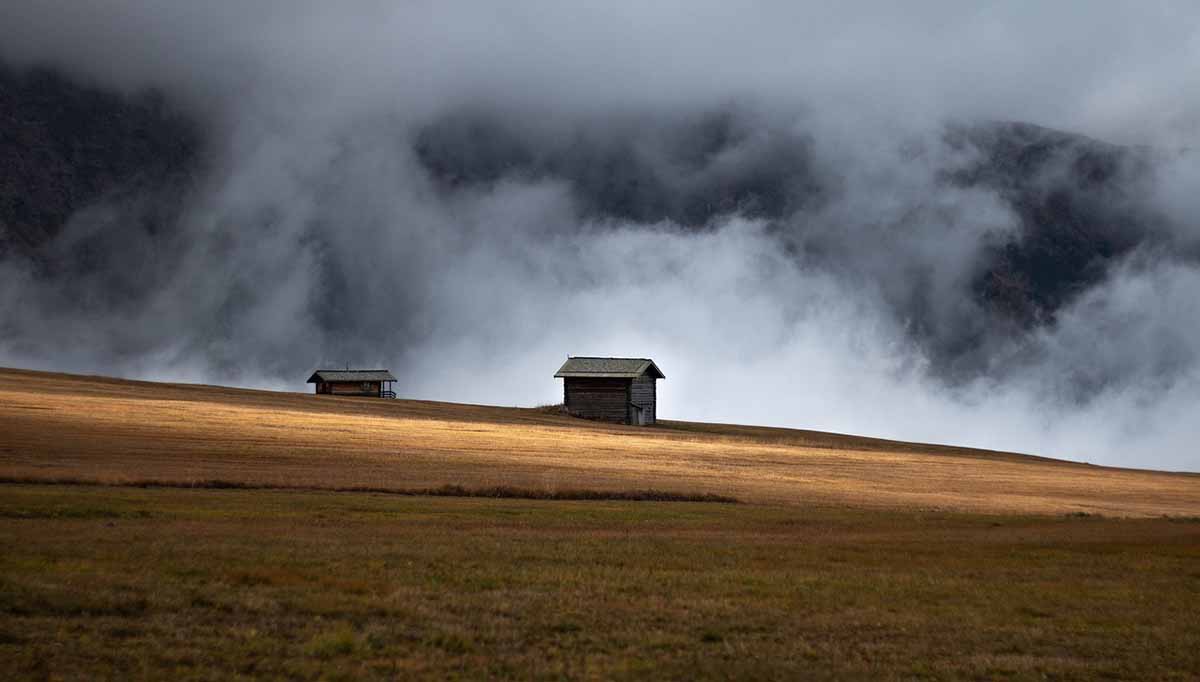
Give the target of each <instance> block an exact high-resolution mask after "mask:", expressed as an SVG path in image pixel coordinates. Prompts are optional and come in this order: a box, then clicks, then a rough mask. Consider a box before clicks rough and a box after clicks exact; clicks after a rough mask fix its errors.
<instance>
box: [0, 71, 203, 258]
mask: <svg viewBox="0 0 1200 682" xmlns="http://www.w3.org/2000/svg"><path fill="white" fill-rule="evenodd" d="M200 144H201V138H200V133H199V130H198V129H197V127H196V126H195V125H194V124H193V123H191V122H189V121H188V120H187V119H186V118H184V117H183V116H181V115H179V114H178V113H176V112H174V111H172V110H171V109H170V107H169V106H168V105H167V102H166V100H165V98H164V97H163V96H162V95H160V94H158V93H155V92H148V93H144V94H140V95H136V96H123V95H120V94H115V93H112V92H107V91H104V90H100V89H97V88H93V87H88V86H85V85H81V84H79V83H76V82H73V81H71V80H69V79H67V78H65V77H63V76H62V75H60V74H58V73H56V72H55V71H53V70H50V69H43V68H38V69H32V70H27V71H23V72H18V71H15V70H13V69H11V68H7V67H5V66H3V65H0V256H3V254H4V252H5V250H7V249H19V250H20V251H21V252H22V253H24V254H26V255H31V256H36V255H37V254H38V252H39V249H40V248H41V247H43V246H44V245H45V244H46V243H47V242H48V241H49V240H50V239H52V238H53V237H54V236H56V235H57V234H58V233H59V232H60V231H61V229H62V227H63V226H64V224H65V223H66V222H67V220H69V219H70V217H71V216H72V215H73V214H75V213H76V212H77V211H79V210H81V209H83V208H85V207H88V206H90V205H92V204H95V203H96V202H99V201H102V200H111V201H117V202H119V201H121V200H123V199H129V198H138V199H139V200H140V199H142V198H144V197H145V195H147V194H161V193H163V192H170V193H171V195H172V197H173V198H176V199H177V198H178V188H180V187H182V186H184V185H186V184H187V180H188V178H189V176H190V174H192V173H193V172H194V171H195V170H196V169H197V165H198V157H199V152H200ZM176 203H177V202H176ZM167 217H168V216H164V215H154V214H147V215H143V216H142V218H143V222H144V227H145V229H147V230H156V229H162V228H163V227H165V225H164V223H165V220H164V219H165V218H167Z"/></svg>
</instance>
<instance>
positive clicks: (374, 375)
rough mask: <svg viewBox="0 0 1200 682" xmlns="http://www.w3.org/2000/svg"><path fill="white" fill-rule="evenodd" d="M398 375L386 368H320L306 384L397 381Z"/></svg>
mask: <svg viewBox="0 0 1200 682" xmlns="http://www.w3.org/2000/svg"><path fill="white" fill-rule="evenodd" d="M395 380H396V377H394V376H392V373H391V372H389V371H387V370H386V369H318V370H317V371H315V372H313V375H312V376H310V377H309V378H308V381H306V382H304V383H306V384H316V383H324V382H329V381H395Z"/></svg>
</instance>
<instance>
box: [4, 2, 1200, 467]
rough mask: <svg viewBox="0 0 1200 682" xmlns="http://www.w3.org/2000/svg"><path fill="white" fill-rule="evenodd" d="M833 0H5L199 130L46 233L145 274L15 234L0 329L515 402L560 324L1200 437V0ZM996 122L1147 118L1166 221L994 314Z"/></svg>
mask: <svg viewBox="0 0 1200 682" xmlns="http://www.w3.org/2000/svg"><path fill="white" fill-rule="evenodd" d="M829 5H830V3H817V2H811V3H810V2H756V3H745V4H738V3H728V2H695V1H692V2H654V3H645V2H625V1H623V0H616V1H613V0H609V1H607V2H603V3H563V2H555V1H549V0H547V1H531V2H522V3H515V4H514V3H509V4H498V3H490V2H454V1H448V0H438V1H429V2H357V3H336V4H335V3H327V2H316V1H311V2H310V1H304V0H289V1H286V2H284V1H282V0H280V1H266V0H264V1H261V2H250V3H246V2H204V3H194V2H178V3H149V2H135V1H132V0H111V1H110V2H105V3H82V4H81V3H79V2H76V1H73V0H70V1H68V0H39V1H38V2H27V3H11V2H10V3H4V5H2V6H0V59H4V60H5V61H7V62H9V63H10V64H15V65H17V66H28V65H33V64H43V65H45V64H49V65H52V66H55V67H57V68H60V69H62V70H64V71H65V72H66V73H68V74H71V75H72V76H73V77H76V78H80V79H86V80H88V81H90V82H92V83H95V84H99V85H100V86H102V87H106V88H114V89H119V90H123V91H127V92H135V91H139V90H142V89H145V88H156V89H160V90H163V91H164V92H166V93H167V94H168V95H169V96H170V98H171V100H172V101H173V102H175V103H176V105H177V106H179V107H180V108H181V109H182V110H184V111H185V112H186V113H187V115H189V116H191V117H193V118H195V119H196V120H197V121H199V122H200V123H201V125H202V126H203V129H204V130H205V136H206V145H207V146H206V156H205V164H204V176H203V178H202V179H201V180H200V181H199V182H198V183H197V187H195V188H193V189H192V190H191V191H190V192H189V194H188V203H187V205H186V207H185V210H184V211H183V214H182V217H181V218H180V220H179V224H178V225H175V226H173V230H172V234H174V235H177V236H179V238H173V239H171V240H170V241H169V242H167V241H163V238H162V237H160V236H147V235H145V234H143V233H141V232H138V231H137V229H136V228H135V226H132V225H131V223H130V221H128V220H125V219H124V218H122V216H123V215H124V214H123V213H122V210H123V209H122V207H111V208H112V210H111V211H109V212H100V213H97V212H92V213H85V214H81V215H80V216H79V217H77V219H76V220H74V221H73V222H72V223H71V224H70V225H69V226H68V228H67V229H66V230H65V231H64V234H63V236H62V240H61V241H62V243H61V244H59V245H57V246H55V247H54V248H58V249H66V248H68V247H67V246H65V245H64V244H66V243H68V242H69V241H70V240H71V239H73V238H74V239H79V238H81V236H80V235H84V234H89V235H92V234H98V233H99V234H104V235H110V236H107V237H106V239H107V240H108V243H110V244H111V245H112V249H113V251H114V255H113V259H114V261H113V262H114V263H115V265H114V268H116V267H120V268H122V272H129V271H134V272H138V271H139V268H148V267H149V266H148V265H147V261H146V260H145V259H146V258H148V256H145V254H147V253H153V254H155V255H154V258H156V259H159V260H161V261H163V262H167V263H169V264H170V267H169V268H167V269H166V270H165V271H164V272H158V271H155V272H156V274H154V275H153V276H151V275H149V274H147V275H146V276H145V286H144V288H143V289H142V290H140V291H138V292H137V293H136V294H134V295H133V296H132V297H131V298H130V300H129V301H127V302H121V301H118V302H115V303H111V304H110V305H111V308H108V309H101V310H97V309H86V310H85V309H83V308H82V307H80V306H79V304H78V303H77V301H78V299H79V296H78V292H79V290H80V289H79V288H80V287H93V288H103V287H105V286H108V284H109V283H110V282H111V281H112V279H113V277H115V274H114V273H98V274H96V273H92V274H89V275H88V276H87V277H83V278H82V279H79V278H77V279H79V281H76V282H74V283H71V284H64V283H55V282H46V281H40V280H38V279H37V278H36V277H35V276H34V275H33V274H32V273H31V270H30V269H29V268H28V267H27V266H26V264H22V263H16V262H9V263H0V283H3V284H4V285H5V290H6V293H0V306H3V308H0V310H3V311H4V314H5V315H6V317H10V318H11V319H19V320H21V324H20V325H19V328H20V330H21V331H20V332H19V333H17V334H16V335H15V336H14V337H12V338H7V339H0V361H3V362H4V363H5V364H13V365H21V366H37V367H47V368H59V369H66V370H74V371H88V372H95V373H110V374H120V375H124V376H138V377H147V378H158V379H184V380H192V381H206V382H214V383H218V382H223V383H235V384H240V385H249V386H263V387H271V388H283V389H289V390H301V389H302V388H303V387H302V386H301V385H300V383H299V382H300V381H302V380H303V378H304V377H306V376H307V374H308V372H309V371H311V369H313V368H314V366H317V365H321V364H332V365H342V364H346V363H349V364H354V365H367V364H370V365H383V366H388V367H391V368H393V369H394V370H395V371H396V372H397V373H398V374H399V375H400V376H401V382H400V383H399V385H398V390H399V391H400V392H401V393H402V394H404V395H406V396H409V397H416V398H433V399H445V400H460V401H474V402H494V403H500V404H522V405H533V404H538V403H548V402H555V401H557V400H558V399H559V396H560V391H561V388H560V387H559V386H558V385H557V383H556V382H555V381H554V380H552V379H551V378H550V377H551V375H552V374H553V372H554V370H555V369H557V366H558V364H559V363H560V362H561V361H562V359H563V358H564V357H565V356H566V355H567V354H568V353H571V354H600V355H634V356H650V357H653V358H654V359H655V360H656V361H657V362H658V364H659V366H660V367H661V368H662V369H663V371H664V372H665V373H666V374H667V377H668V379H667V381H665V382H663V384H662V385H661V388H660V392H661V393H660V395H661V406H660V414H661V415H662V416H663V417H665V418H677V419H702V420H713V421H727V422H746V423H759V424H773V425H784V426H796V427H804V428H817V429H829V430H836V431H845V432H856V433H863V434H869V435H878V436H885V437H894V438H903V439H912V440H932V441H939V442H953V443H961V444H967V445H975V446H982V447H992V448H1001V449H1018V450H1024V451H1031V452H1037V453H1039V454H1044V455H1048V456H1056V457H1066V458H1072V459H1079V460H1085V461H1091V462H1099V463H1110V464H1120V465H1126V466H1139V467H1161V468H1172V469H1189V470H1200V453H1198V452H1197V450H1196V448H1195V445H1194V443H1195V442H1196V441H1197V436H1200V426H1198V425H1200V364H1198V361H1197V358H1200V303H1197V302H1196V301H1197V297H1196V293H1197V286H1198V285H1200V269H1197V267H1196V266H1195V265H1194V261H1193V260H1189V257H1184V256H1181V255H1179V254H1180V253H1183V252H1184V251H1186V250H1187V249H1188V248H1191V247H1193V246H1194V245H1195V244H1196V243H1197V241H1196V237H1197V235H1198V234H1200V231H1198V230H1200V228H1198V226H1197V218H1196V216H1197V215H1198V213H1197V208H1200V207H1198V206H1197V203H1198V200H1197V198H1196V196H1195V194H1196V193H1195V192H1194V188H1195V187H1196V181H1200V170H1198V166H1197V163H1196V160H1195V159H1194V158H1193V157H1191V156H1190V155H1188V154H1186V153H1181V152H1180V150H1186V149H1188V148H1193V147H1195V146H1196V145H1197V142H1198V140H1197V138H1198V137H1200V88H1197V87H1195V85H1196V83H1195V80H1196V78H1197V73H1198V70H1197V67H1198V66H1200V6H1198V5H1196V4H1195V3H1191V2H1145V1H1143V2H1094V1H1092V2H1082V1H1080V2H1065V1H1064V2H1055V3H1040V2H1006V3H963V2H957V1H944V2H942V1H938V2H907V3H895V2H858V3H836V7H830V6H829ZM714 121H715V122H714ZM987 121H1022V122H1028V123H1033V124H1038V125H1041V126H1048V127H1051V128H1057V129H1060V130H1065V131H1071V132H1075V133H1081V134H1084V135H1088V136H1091V137H1094V138H1097V139H1100V140H1104V141H1108V142H1112V143H1117V144H1123V145H1148V146H1151V147H1153V148H1154V149H1155V150H1156V154H1158V156H1157V157H1156V158H1157V159H1158V161H1157V164H1158V165H1157V166H1156V169H1155V173H1154V174H1153V177H1152V181H1151V182H1149V184H1145V185H1137V187H1138V188H1139V192H1138V197H1137V210H1138V211H1141V212H1143V213H1147V214H1153V215H1154V216H1156V220H1158V221H1159V222H1160V223H1161V224H1162V225H1164V226H1166V227H1164V228H1163V229H1165V230H1168V231H1169V232H1170V233H1171V234H1172V235H1173V236H1172V237H1171V240H1170V241H1169V242H1165V243H1167V244H1168V246H1167V247H1163V248H1160V249H1159V250H1158V251H1154V252H1153V253H1151V252H1149V251H1147V250H1145V249H1143V250H1139V251H1138V252H1137V253H1136V254H1134V255H1133V256H1130V257H1129V258H1128V259H1125V260H1122V261H1121V262H1119V263H1116V264H1114V265H1113V266H1112V268H1111V270H1110V271H1109V272H1107V273H1106V275H1105V277H1104V278H1103V280H1102V281H1100V282H1098V283H1097V284H1095V285H1094V286H1091V287H1090V288H1089V289H1088V290H1087V291H1085V292H1082V293H1081V294H1080V295H1078V296H1077V297H1075V298H1073V299H1072V300H1071V301H1070V303H1069V304H1068V305H1067V306H1066V307H1065V308H1064V309H1063V310H1061V311H1059V314H1058V315H1057V317H1056V319H1055V322H1054V324H1047V325H1040V326H1033V327H1031V328H1026V329H1022V330H1020V331H1019V332H1013V331H1012V330H1009V331H1007V332H1005V333H1004V334H1000V333H997V332H996V328H995V327H994V326H992V323H991V322H986V321H983V320H984V314H983V313H982V312H981V310H980V303H979V301H978V300H977V297H976V294H977V292H976V291H974V290H973V289H972V281H973V280H972V277H974V276H975V274H976V273H977V270H978V265H979V261H980V259H981V258H982V255H981V254H983V253H985V249H986V247H987V246H988V245H990V244H994V243H996V241H997V240H1003V239H1005V238H1006V236H1010V237H1011V236H1012V235H1014V234H1015V231H1016V230H1017V225H1016V218H1015V216H1014V215H1013V213H1012V210H1011V206H1009V205H1008V204H1007V203H1006V201H1005V198H1004V197H1003V196H1001V195H1000V194H999V193H998V192H996V191H994V190H989V189H986V188H980V187H959V186H950V185H947V184H946V182H945V181H944V178H945V175H946V173H948V172H953V171H955V170H958V169H961V168H963V167H966V166H967V165H969V164H970V163H972V162H973V161H974V160H975V157H974V155H975V154H977V150H972V149H967V150H965V151H964V150H963V149H960V148H955V147H953V146H948V145H947V144H946V141H945V130H946V126H947V125H954V124H968V125H970V124H976V123H980V122H987ZM714 131H715V132H714ZM693 152H695V154H693ZM701 152H703V153H701ZM448 178H449V179H448ZM639 183H640V184H639ZM632 186H636V187H638V188H639V189H637V190H636V191H632V190H628V188H629V187H632ZM614 187H615V188H616V189H614ZM730 187H746V188H749V189H748V190H747V191H749V192H750V193H752V194H754V196H756V197H760V198H762V200H761V201H760V202H759V203H758V204H756V205H754V206H753V207H749V208H748V207H746V206H744V205H740V204H737V205H729V206H723V205H722V206H717V207H716V208H712V206H711V204H710V203H706V197H712V198H713V201H717V200H718V199H719V198H720V197H722V196H723V193H724V192H726V191H727V190H728V188H730ZM622 188H624V189H622ZM760 190H761V191H760ZM614 197H616V198H615V199H614ZM763 202H765V203H763ZM1175 251H1178V252H1179V253H1175ZM156 262H157V261H156ZM916 327H920V328H921V329H925V328H930V329H934V330H935V332H934V335H933V337H932V338H933V341H932V342H931V341H930V340H929V339H930V337H929V335H928V334H926V335H925V336H922V334H920V333H917V332H915V331H914V329H915V328H916ZM79 338H87V339H88V343H86V344H78V343H75V344H71V343H67V342H66V341H63V339H79ZM964 339H966V340H969V344H968V341H964ZM960 342H961V343H960ZM963 344H968V345H969V346H970V348H969V352H967V351H963V352H960V351H958V350H954V351H953V352H951V351H947V350H946V349H947V348H955V349H957V348H960V347H961V346H962V345H963ZM964 358H965V359H964ZM952 361H953V362H955V363H959V364H961V365H962V366H964V367H966V368H967V369H966V370H964V371H963V372H957V371H956V372H954V373H951V372H949V371H947V370H946V368H945V366H946V365H947V364H948V363H950V362H952ZM957 366H958V365H956V367H957ZM951 374H953V376H950V375H951Z"/></svg>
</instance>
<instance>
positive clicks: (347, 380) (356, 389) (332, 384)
mask: <svg viewBox="0 0 1200 682" xmlns="http://www.w3.org/2000/svg"><path fill="white" fill-rule="evenodd" d="M395 381H396V377H394V376H392V373H391V372H389V371H387V370H386V369H318V370H317V371H315V372H313V375H312V376H310V377H309V378H308V381H307V382H305V383H309V384H316V393H317V394H318V395H348V396H363V397H370V398H395V397H396V392H395V391H393V390H392V384H393V383H394V382H395Z"/></svg>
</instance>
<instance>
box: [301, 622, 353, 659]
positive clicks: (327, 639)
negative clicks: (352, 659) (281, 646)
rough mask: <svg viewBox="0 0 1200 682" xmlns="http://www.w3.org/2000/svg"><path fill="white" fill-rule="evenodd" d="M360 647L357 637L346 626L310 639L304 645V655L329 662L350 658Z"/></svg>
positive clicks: (351, 629)
mask: <svg viewBox="0 0 1200 682" xmlns="http://www.w3.org/2000/svg"><path fill="white" fill-rule="evenodd" d="M360 646H361V644H360V642H359V637H358V635H357V634H356V633H355V632H354V629H353V628H351V627H350V626H348V625H341V626H339V627H337V628H334V629H333V630H329V631H327V632H323V633H321V634H319V635H317V636H315V637H313V638H312V639H310V640H309V641H308V643H307V644H305V645H304V653H305V655H307V656H312V657H315V658H320V659H323V660H329V659H331V658H338V657H342V656H350V655H351V654H354V653H356V652H357V651H358V650H359V648H360Z"/></svg>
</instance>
